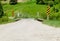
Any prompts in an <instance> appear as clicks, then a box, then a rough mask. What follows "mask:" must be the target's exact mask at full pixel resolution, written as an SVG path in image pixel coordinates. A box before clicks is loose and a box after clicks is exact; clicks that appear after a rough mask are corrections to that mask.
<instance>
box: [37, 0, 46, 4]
mask: <svg viewBox="0 0 60 41" xmlns="http://www.w3.org/2000/svg"><path fill="white" fill-rule="evenodd" d="M36 4H45V2H44V0H36Z"/></svg>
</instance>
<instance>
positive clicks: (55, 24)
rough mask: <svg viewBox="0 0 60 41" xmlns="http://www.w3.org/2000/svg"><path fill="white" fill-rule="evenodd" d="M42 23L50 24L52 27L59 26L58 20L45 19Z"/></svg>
mask: <svg viewBox="0 0 60 41" xmlns="http://www.w3.org/2000/svg"><path fill="white" fill-rule="evenodd" d="M43 23H44V24H47V25H50V26H54V27H60V21H59V20H45V21H44V22H43Z"/></svg>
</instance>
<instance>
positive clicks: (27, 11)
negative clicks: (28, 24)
mask: <svg viewBox="0 0 60 41" xmlns="http://www.w3.org/2000/svg"><path fill="white" fill-rule="evenodd" d="M48 4H49V5H50V7H51V8H50V16H49V20H47V6H48ZM2 7H3V11H4V16H3V17H2V18H0V24H1V23H3V22H1V21H2V20H3V21H4V23H8V22H13V21H15V20H14V19H15V18H16V17H17V16H16V14H17V13H19V14H20V17H19V18H35V19H36V18H39V19H44V22H43V23H44V24H49V25H52V26H57V27H58V26H59V27H60V1H59V0H55V1H54V0H52V1H48V0H30V1H27V2H23V3H22V2H19V3H16V4H14V5H11V4H8V3H5V4H2ZM13 11H14V15H15V16H14V17H15V18H14V19H13V20H12V19H9V17H12V12H13Z"/></svg>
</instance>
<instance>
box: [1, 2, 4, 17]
mask: <svg viewBox="0 0 60 41" xmlns="http://www.w3.org/2000/svg"><path fill="white" fill-rule="evenodd" d="M3 15H4V12H3V8H2V4H1V2H0V18H1V17H2V16H3Z"/></svg>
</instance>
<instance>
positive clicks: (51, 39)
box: [0, 19, 60, 41]
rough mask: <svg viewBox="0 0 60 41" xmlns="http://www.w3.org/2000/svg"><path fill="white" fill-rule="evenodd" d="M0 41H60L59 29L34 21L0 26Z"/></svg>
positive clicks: (20, 21)
mask: <svg viewBox="0 0 60 41" xmlns="http://www.w3.org/2000/svg"><path fill="white" fill-rule="evenodd" d="M0 41H60V28H54V27H51V26H48V25H45V24H42V23H41V22H39V21H37V20H34V19H22V20H19V21H17V22H14V23H9V24H4V25H0Z"/></svg>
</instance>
